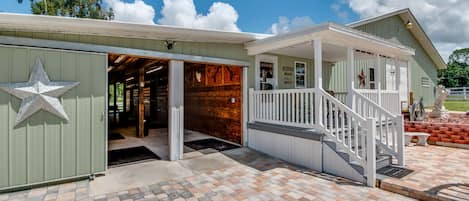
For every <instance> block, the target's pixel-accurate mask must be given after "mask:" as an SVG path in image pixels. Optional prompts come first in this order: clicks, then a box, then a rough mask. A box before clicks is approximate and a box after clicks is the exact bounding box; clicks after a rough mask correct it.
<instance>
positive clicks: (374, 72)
mask: <svg viewBox="0 0 469 201" xmlns="http://www.w3.org/2000/svg"><path fill="white" fill-rule="evenodd" d="M371 69H373V78H374V80H373V81H371ZM367 73H368V88H369V89H372V88H371V85H372V84H373V85H374V89H373V90H377V89H376V68H375V67H374V66H370V67H369V68H368V72H367ZM378 76H380V75H378Z"/></svg>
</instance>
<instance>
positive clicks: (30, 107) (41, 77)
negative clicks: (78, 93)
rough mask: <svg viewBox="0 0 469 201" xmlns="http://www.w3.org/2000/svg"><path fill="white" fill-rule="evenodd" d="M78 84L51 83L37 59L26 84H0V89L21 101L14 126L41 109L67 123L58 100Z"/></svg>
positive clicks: (66, 117)
mask: <svg viewBox="0 0 469 201" xmlns="http://www.w3.org/2000/svg"><path fill="white" fill-rule="evenodd" d="M78 84H80V82H51V81H50V80H49V76H47V73H46V71H45V70H44V67H43V65H42V62H41V60H40V59H39V58H37V59H36V63H35V64H34V67H33V71H32V72H31V76H30V77H29V81H28V82H21V83H1V84H0V89H1V90H3V91H5V92H7V93H9V94H11V95H13V96H16V97H17V98H19V99H21V100H22V102H21V107H20V109H19V111H18V114H17V116H16V124H15V126H16V125H18V124H19V123H21V122H23V121H24V120H25V119H27V118H29V117H30V116H32V115H33V114H34V113H36V112H38V111H39V110H41V109H42V110H44V111H47V112H50V113H51V114H54V115H57V116H58V117H60V118H62V119H65V120H67V121H68V116H67V114H66V113H65V110H64V108H63V106H62V103H60V101H59V98H60V96H62V95H63V94H65V93H66V92H67V91H68V90H70V89H72V88H73V87H75V86H77V85H78Z"/></svg>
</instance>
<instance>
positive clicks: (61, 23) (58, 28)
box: [0, 13, 271, 44]
mask: <svg viewBox="0 0 469 201" xmlns="http://www.w3.org/2000/svg"><path fill="white" fill-rule="evenodd" d="M0 28H1V29H2V30H6V31H8V30H12V31H30V32H47V33H52V32H53V33H62V34H83V35H95V36H113V37H128V38H144V39H159V40H161V39H174V40H180V41H191V40H190V39H191V37H193V38H195V39H197V40H194V41H199V42H221V43H237V44H244V43H245V42H248V41H253V40H257V39H263V38H266V37H269V36H271V35H267V34H256V33H247V32H229V31H219V30H209V29H193V28H184V27H175V26H165V25H146V24H136V23H128V22H119V21H105V20H93V19H82V18H70V17H56V16H41V15H29V14H12V13H0ZM186 36H187V37H186Z"/></svg>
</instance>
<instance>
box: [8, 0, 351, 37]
mask: <svg viewBox="0 0 469 201" xmlns="http://www.w3.org/2000/svg"><path fill="white" fill-rule="evenodd" d="M5 1H7V2H3V3H2V6H1V8H0V11H2V12H14V13H30V12H31V11H30V5H29V0H24V2H23V4H18V3H17V1H16V0H5ZM124 1H125V2H134V0H124ZM144 2H145V3H147V4H150V5H152V6H153V7H154V8H155V10H156V15H155V19H154V21H155V22H156V21H157V19H159V18H161V17H162V16H161V8H162V6H163V2H162V0H144ZM213 2H225V3H228V4H230V5H232V6H233V7H234V8H235V9H236V11H237V12H238V14H239V19H238V23H237V24H238V26H239V28H240V29H241V30H242V31H247V32H259V33H264V32H267V31H268V29H269V28H270V26H271V25H272V24H273V23H275V22H278V18H279V16H286V17H288V18H290V19H292V18H294V17H298V16H302V17H303V16H309V17H310V18H311V19H312V20H313V22H314V23H316V24H317V23H321V22H337V23H342V24H343V23H347V22H351V21H354V20H358V19H359V17H358V15H357V14H355V13H354V12H353V11H352V10H351V9H350V8H349V7H348V6H342V7H341V11H342V12H343V13H346V15H347V17H346V18H343V17H342V18H341V17H339V15H337V14H336V12H335V10H334V9H333V8H332V5H333V4H337V3H338V2H339V1H337V0H321V1H319V0H288V1H273V0H216V1H215V0H195V1H194V3H195V5H196V10H197V13H202V14H206V13H207V12H208V9H209V8H210V6H211V5H212V4H213Z"/></svg>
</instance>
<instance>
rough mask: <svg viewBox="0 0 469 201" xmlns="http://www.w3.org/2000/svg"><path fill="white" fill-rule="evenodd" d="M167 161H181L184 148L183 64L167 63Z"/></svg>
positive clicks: (178, 62) (177, 62) (181, 62)
mask: <svg viewBox="0 0 469 201" xmlns="http://www.w3.org/2000/svg"><path fill="white" fill-rule="evenodd" d="M168 70H169V73H168V74H169V79H168V82H169V98H168V102H169V103H168V106H169V113H168V126H169V128H168V137H169V139H168V140H169V159H170V160H172V161H174V160H182V158H183V146H184V144H183V143H184V62H183V61H175V60H171V61H169V69H168Z"/></svg>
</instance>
